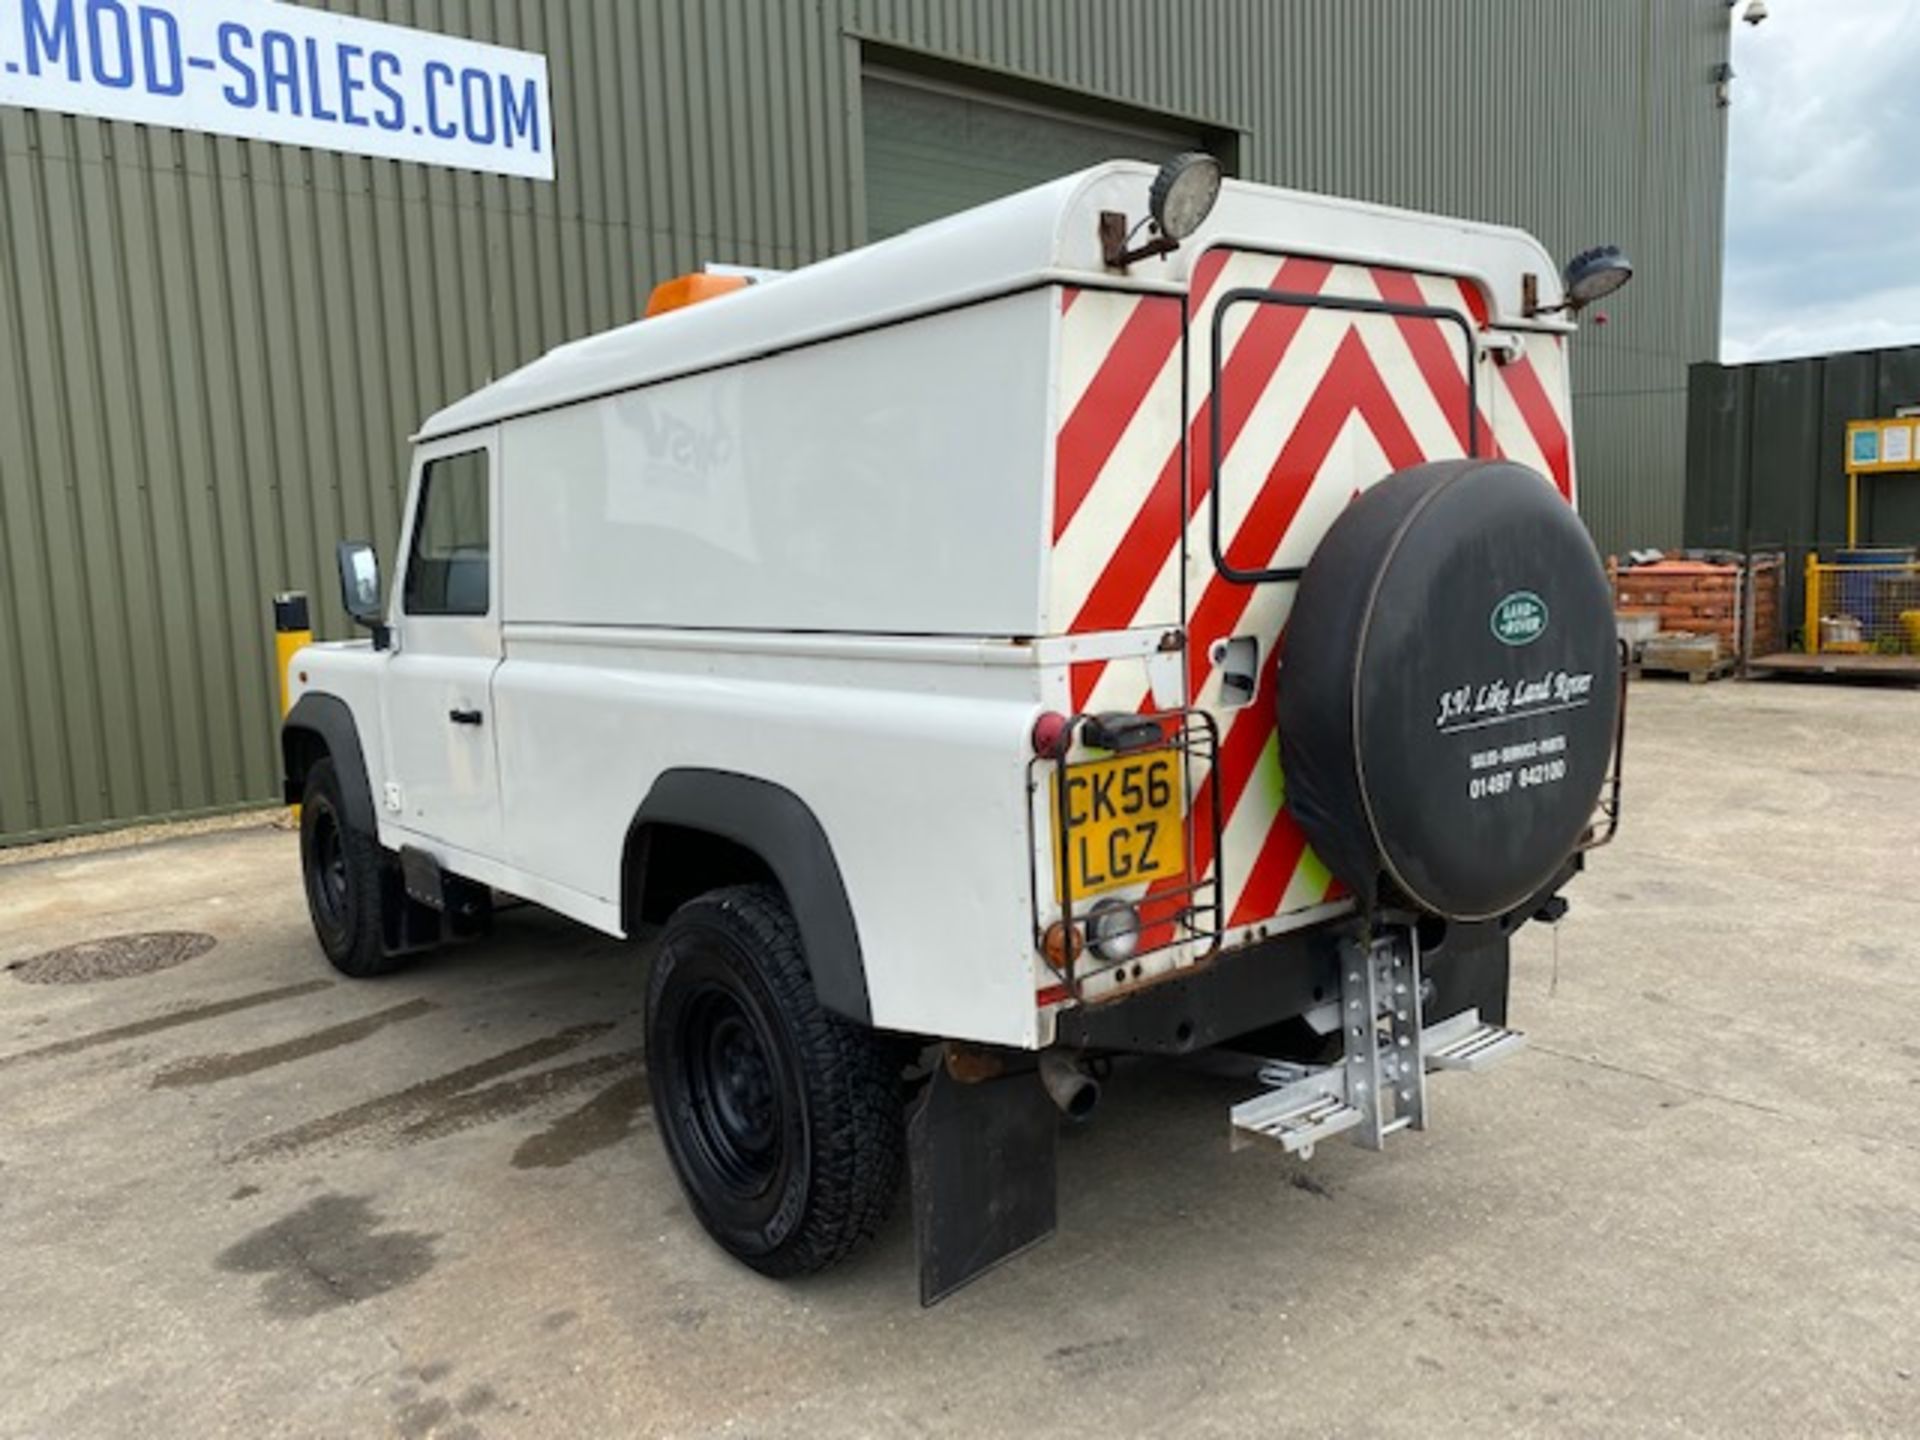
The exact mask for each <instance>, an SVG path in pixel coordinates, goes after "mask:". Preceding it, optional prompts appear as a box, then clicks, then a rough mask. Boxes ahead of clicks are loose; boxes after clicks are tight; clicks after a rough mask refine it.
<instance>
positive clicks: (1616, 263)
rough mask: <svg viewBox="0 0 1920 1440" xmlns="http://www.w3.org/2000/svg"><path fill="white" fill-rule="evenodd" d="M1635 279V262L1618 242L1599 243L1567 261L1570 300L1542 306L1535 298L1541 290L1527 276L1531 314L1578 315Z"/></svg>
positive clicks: (1565, 276)
mask: <svg viewBox="0 0 1920 1440" xmlns="http://www.w3.org/2000/svg"><path fill="white" fill-rule="evenodd" d="M1631 279H1633V262H1632V261H1631V260H1629V259H1628V258H1627V257H1626V256H1625V255H1624V254H1623V253H1622V252H1621V250H1620V247H1619V246H1618V245H1596V246H1594V247H1593V249H1591V250H1582V251H1581V252H1580V253H1579V254H1578V255H1576V256H1574V257H1573V259H1571V260H1569V261H1568V262H1567V268H1566V272H1565V274H1564V276H1563V277H1562V281H1563V288H1564V289H1565V291H1566V297H1567V298H1566V299H1564V300H1562V301H1561V302H1560V303H1559V304H1558V305H1542V304H1540V303H1539V301H1538V300H1537V299H1536V298H1535V296H1536V293H1537V290H1536V286H1535V284H1534V283H1533V281H1534V277H1533V276H1532V275H1528V276H1527V277H1526V281H1527V285H1526V292H1527V293H1526V305H1525V309H1526V312H1527V314H1529V315H1552V314H1554V313H1555V312H1557V311H1561V310H1564V311H1566V312H1567V313H1568V314H1570V315H1577V314H1579V313H1580V311H1582V310H1584V309H1586V308H1587V306H1589V305H1591V304H1592V303H1593V302H1594V301H1596V300H1603V299H1605V298H1606V297H1607V296H1609V295H1611V294H1613V292H1614V291H1616V290H1618V289H1619V288H1620V287H1621V286H1622V285H1625V284H1626V283H1627V282H1628V281H1629V280H1631Z"/></svg>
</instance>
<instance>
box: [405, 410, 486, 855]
mask: <svg viewBox="0 0 1920 1440" xmlns="http://www.w3.org/2000/svg"><path fill="white" fill-rule="evenodd" d="M497 439H498V435H497V431H495V430H487V431H482V432H479V433H478V434H474V435H467V436H461V437H458V438H456V439H451V440H443V441H438V442H435V443H433V444H430V445H423V446H421V447H420V448H419V450H418V451H417V452H416V454H415V457H414V477H413V485H412V489H411V494H412V509H411V511H410V513H409V515H408V517H407V524H406V531H405V535H404V538H403V541H402V550H401V553H402V554H403V555H404V556H405V557H406V559H405V564H404V566H403V568H402V570H401V572H400V576H399V583H398V585H397V586H396V587H395V595H394V600H393V605H392V615H393V634H394V644H395V653H394V654H393V655H392V657H391V658H390V659H389V661H388V664H387V674H386V684H385V693H384V699H383V705H384V711H385V716H384V718H385V725H384V726H383V727H382V728H383V729H384V730H385V732H386V747H387V785H386V787H385V794H384V795H383V796H382V797H380V799H381V803H382V806H383V808H384V810H385V812H386V818H387V820H388V822H389V823H391V824H393V825H395V826H398V827H400V828H401V829H404V830H407V831H410V832H412V834H414V835H416V836H418V837H420V838H421V839H423V840H427V841H432V842H437V843H435V844H433V845H432V846H431V848H432V849H434V850H435V851H437V852H443V853H444V852H453V851H462V852H466V853H469V854H473V855H478V856H482V857H485V858H487V859H490V860H497V859H498V858H499V856H500V844H501V824H500V780H499V773H498V769H497V766H496V763H495V755H494V726H493V714H492V710H493V704H492V701H493V673H494V671H495V670H496V669H497V668H498V667H499V664H500V654H501V649H500V561H499V546H498V544H497V543H496V526H497V523H498V522H497V516H498V513H499V484H500V482H499V474H498V463H497V461H498V443H497Z"/></svg>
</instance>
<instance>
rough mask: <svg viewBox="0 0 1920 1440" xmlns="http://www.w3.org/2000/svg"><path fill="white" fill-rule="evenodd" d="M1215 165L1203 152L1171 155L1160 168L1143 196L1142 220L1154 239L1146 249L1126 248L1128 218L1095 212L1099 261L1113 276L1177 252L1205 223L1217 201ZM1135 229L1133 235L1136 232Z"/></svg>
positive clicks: (1217, 167)
mask: <svg viewBox="0 0 1920 1440" xmlns="http://www.w3.org/2000/svg"><path fill="white" fill-rule="evenodd" d="M1220 177H1221V171H1220V162H1219V161H1218V160H1216V159H1215V158H1214V157H1213V156H1211V155H1209V154H1207V153H1206V152H1205V151H1204V150H1190V151H1188V152H1187V153H1186V154H1184V155H1176V156H1174V157H1173V158H1172V159H1171V160H1169V161H1167V163H1166V164H1164V165H1162V166H1161V167H1160V172H1159V173H1158V174H1157V175H1155V176H1154V177H1153V184H1152V186H1151V187H1149V189H1148V190H1147V218H1146V220H1145V221H1142V222H1141V223H1142V224H1147V223H1151V225H1152V226H1153V234H1152V235H1150V236H1148V237H1147V240H1146V243H1145V244H1142V245H1139V246H1134V247H1132V248H1129V244H1128V242H1130V241H1131V240H1132V239H1133V231H1130V230H1128V229H1127V217H1126V216H1125V215H1123V214H1121V213H1120V212H1119V211H1118V210H1102V211H1101V212H1100V253H1101V258H1102V259H1103V260H1105V261H1106V263H1107V264H1108V265H1110V266H1112V267H1113V268H1114V269H1116V270H1124V269H1126V268H1127V267H1128V266H1129V265H1131V264H1133V262H1134V261H1136V260H1146V259H1150V258H1152V257H1153V256H1155V255H1165V254H1168V253H1169V252H1171V251H1174V250H1177V249H1179V248H1180V242H1181V241H1182V240H1185V239H1186V238H1187V237H1188V236H1189V235H1191V234H1193V232H1194V231H1196V230H1198V229H1199V228H1200V227H1201V225H1202V224H1204V223H1205V221H1206V218H1207V216H1208V215H1210V214H1211V213H1212V212H1213V206H1214V202H1215V201H1216V200H1218V199H1219V198H1220ZM1138 229H1139V226H1138V225H1136V226H1135V227H1134V230H1138Z"/></svg>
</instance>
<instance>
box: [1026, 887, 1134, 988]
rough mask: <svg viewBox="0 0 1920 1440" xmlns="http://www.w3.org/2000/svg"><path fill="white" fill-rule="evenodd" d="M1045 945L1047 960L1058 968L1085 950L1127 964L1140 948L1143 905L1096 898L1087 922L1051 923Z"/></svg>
mask: <svg viewBox="0 0 1920 1440" xmlns="http://www.w3.org/2000/svg"><path fill="white" fill-rule="evenodd" d="M1044 945H1045V948H1046V952H1047V961H1048V963H1049V964H1051V965H1052V966H1053V968H1054V969H1056V970H1065V969H1066V968H1068V967H1069V966H1070V965H1072V963H1073V962H1074V961H1076V960H1078V959H1079V958H1080V955H1081V952H1082V951H1091V952H1092V953H1093V956H1094V958H1095V959H1097V960H1099V961H1101V962H1103V963H1104V964H1107V965H1120V964H1124V963H1125V962H1126V961H1128V960H1131V959H1132V958H1133V955H1134V952H1135V951H1136V950H1138V949H1139V948H1140V910H1139V907H1138V906H1135V905H1130V904H1128V903H1127V902H1126V901H1125V900H1116V899H1113V898H1111V897H1109V898H1107V899H1105V900H1099V901H1096V902H1095V903H1094V906H1093V908H1092V909H1091V910H1089V911H1088V912H1087V918H1086V921H1085V923H1084V924H1083V923H1081V922H1079V921H1075V922H1074V923H1073V924H1072V925H1071V926H1069V925H1066V924H1065V923H1063V922H1062V921H1059V920H1056V921H1054V922H1053V924H1051V925H1049V926H1048V927H1047V933H1046V937H1045V940H1044Z"/></svg>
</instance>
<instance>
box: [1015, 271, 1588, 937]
mask: <svg viewBox="0 0 1920 1440" xmlns="http://www.w3.org/2000/svg"><path fill="white" fill-rule="evenodd" d="M1244 287H1252V288H1259V289H1270V290H1282V291H1288V292H1292V293H1298V294H1318V295H1329V296H1333V295H1339V296H1353V297H1362V298H1369V299H1384V300H1389V301H1393V302H1396V303H1403V304H1425V305H1432V306H1440V307H1445V308H1450V309H1453V310H1456V311H1459V312H1461V313H1463V314H1465V315H1466V316H1467V317H1468V318H1469V320H1470V321H1471V322H1472V323H1473V325H1474V326H1475V327H1476V329H1477V328H1480V327H1484V326H1485V324H1486V320H1487V310H1486V304H1485V300H1484V297H1483V296H1482V295H1481V293H1480V291H1479V289H1478V287H1477V286H1475V285H1474V284H1472V283H1471V282H1468V281H1462V280H1457V279H1454V278H1451V277H1443V276H1434V275H1423V274H1413V273H1409V272H1407V271H1402V270H1392V269H1385V268H1378V267H1368V266H1358V265H1340V264H1334V263H1332V262H1329V261H1326V260H1318V259H1307V258H1300V257H1292V258H1289V257H1281V256H1271V255H1258V254H1251V253H1245V252H1225V251H1212V252H1209V253H1208V254H1206V255H1204V256H1202V257H1201V258H1200V260H1199V262H1198V263H1197V264H1196V266H1195V268H1194V274H1193V279H1192V283H1191V287H1190V293H1189V296H1188V298H1187V301H1186V303H1185V304H1184V305H1183V304H1182V302H1181V301H1180V299H1179V298H1178V297H1174V296H1163V295H1133V294H1116V293H1111V292H1095V291H1087V292H1076V291H1073V290H1068V291H1066V292H1065V294H1064V300H1063V311H1062V316H1061V344H1060V351H1059V353H1060V395H1061V405H1060V411H1059V413H1060V414H1061V415H1062V416H1063V417H1064V419H1063V420H1062V422H1061V426H1060V431H1059V435H1058V441H1057V450H1056V455H1055V473H1056V480H1055V492H1054V514H1053V536H1054V544H1053V555H1052V561H1053V564H1052V581H1051V588H1050V592H1049V601H1050V605H1051V614H1052V621H1053V625H1052V628H1054V629H1055V630H1056V631H1065V632H1068V633H1073V634H1094V633H1100V632H1106V631H1114V630H1128V629H1139V628H1144V627H1163V626H1169V625H1176V624H1180V623H1182V622H1183V621H1184V623H1185V624H1186V625H1187V628H1188V647H1189V648H1188V660H1189V664H1188V674H1187V683H1188V700H1189V703H1193V704H1198V705H1200V706H1202V707H1205V708H1206V709H1208V710H1209V711H1211V712H1212V713H1213V714H1214V716H1215V718H1216V720H1217V722H1218V723H1219V726H1220V731H1221V746H1220V754H1219V760H1218V764H1219V767H1220V776H1219V779H1220V785H1219V796H1220V805H1221V819H1222V852H1223V853H1222V854H1221V855H1219V856H1215V855H1214V854H1213V853H1212V825H1213V817H1212V815H1211V813H1210V810H1209V805H1210V798H1211V794H1212V791H1211V789H1210V787H1208V786H1206V785H1204V784H1201V783H1200V782H1201V780H1202V779H1203V778H1204V777H1202V776H1195V777H1194V782H1195V787H1196V789H1195V802H1194V805H1195V808H1194V814H1193V826H1192V828H1193V834H1194V837H1195V849H1196V856H1195V858H1196V861H1197V863H1198V870H1199V873H1201V874H1205V873H1207V872H1208V871H1209V870H1210V868H1211V867H1212V866H1214V865H1216V864H1217V865H1219V866H1220V867H1221V874H1222V878H1223V880H1224V890H1223V894H1224V897H1225V908H1226V913H1227V920H1228V926H1229V930H1230V932H1231V931H1235V930H1244V929H1246V928H1249V927H1254V926H1259V925H1263V924H1266V923H1268V922H1270V921H1272V920H1274V919H1275V918H1276V917H1282V916H1293V915H1299V914H1300V912H1305V911H1309V910H1311V909H1313V908H1314V907H1316V906H1319V905H1322V904H1324V903H1325V902H1327V901H1328V900H1330V899H1337V898H1339V897H1338V895H1337V894H1336V891H1335V886H1334V884H1333V882H1332V881H1331V879H1330V877H1329V876H1328V875H1327V872H1326V870H1325V868H1324V867H1323V866H1322V865H1320V863H1319V862H1318V860H1317V859H1316V858H1315V857H1314V856H1313V855H1312V854H1311V853H1310V851H1309V850H1308V848H1307V846H1306V844H1305V841H1304V838H1303V837H1302V836H1301V834H1300V832H1299V829H1298V827H1297V826H1295V825H1294V823H1293V821H1292V819H1291V817H1290V816H1289V815H1288V814H1287V813H1286V810H1285V807H1284V803H1283V801H1284V786H1283V783H1282V779H1281V775H1280V769H1279V762H1278V740H1277V737H1276V735H1275V728H1274V694H1273V685H1274V683H1275V673H1276V672H1275V670H1274V667H1273V665H1272V655H1273V652H1274V647H1275V644H1276V642H1277V641H1278V639H1279V637H1280V635H1281V632H1282V630H1283V628H1284V626H1285V625H1286V621H1287V615H1288V611H1289V609H1290V608H1291V605H1292V601H1293V594H1294V590H1295V587H1294V586H1292V585H1288V584H1263V585H1257V586H1249V585H1241V584H1236V583H1233V582H1230V581H1227V580H1225V579H1223V578H1222V577H1221V576H1220V575H1219V574H1218V572H1217V571H1216V570H1215V568H1214V565H1213V560H1212V556H1211V552H1210V549H1209V543H1208V533H1207V525H1208V512H1207V508H1206V507H1207V503H1208V501H1209V500H1210V499H1211V498H1213V497H1211V496H1210V495H1209V488H1210V482H1211V477H1210V474H1209V464H1208V445H1209V430H1210V426H1211V423H1212V409H1213V407H1214V406H1215V405H1218V406H1219V407H1220V411H1221V415H1220V420H1221V443H1222V452H1223V460H1222V464H1221V490H1222V494H1221V496H1220V497H1219V498H1218V503H1219V504H1220V505H1221V507H1222V508H1221V533H1222V537H1223V543H1224V545H1225V548H1226V552H1227V555H1228V557H1229V559H1230V560H1232V561H1233V563H1234V564H1235V565H1236V566H1238V567H1239V568H1242V569H1248V570H1256V569H1268V568H1274V567H1278V566H1289V565H1299V564H1304V563H1305V562H1306V561H1307V559H1308V558H1309V557H1310V556H1311V555H1312V553H1313V550H1314V548H1315V547H1316V546H1317V545H1318V543H1319V540H1320V537H1321V536H1322V535H1323V534H1325V533H1326V529H1327V527H1328V526H1329V525H1330V524H1331V523H1332V522H1333V519H1334V517H1335V516H1337V515H1338V514H1339V512H1340V510H1341V509H1342V507H1344V506H1345V505H1346V504H1347V503H1348V502H1349V501H1350V500H1351V499H1352V498H1353V496H1354V495H1355V494H1356V493H1358V492H1359V491H1360V490H1363V489H1365V488H1367V487H1368V486H1370V485H1372V484H1374V483H1376V482H1378V481H1379V480H1381V479H1384V478H1385V477H1386V476H1387V475H1389V474H1391V473H1392V472H1393V471H1395V470H1398V469H1402V468H1404V467H1406V466H1408V465H1415V464H1419V463H1421V462H1422V461H1425V460H1439V459H1447V458H1452V457H1457V456H1461V455H1464V454H1466V453H1467V441H1468V435H1469V430H1468V403H1467V385H1466V368H1465V367H1466V365H1467V364H1468V363H1469V362H1468V357H1467V355H1466V353H1465V347H1464V345H1463V343H1462V337H1461V334H1460V331H1459V329H1458V327H1457V326H1454V325H1451V324H1449V323H1447V322H1443V321H1438V320H1430V319H1424V318H1415V317H1399V316H1383V315H1369V314H1363V313H1357V312H1352V311H1339V310H1331V309H1323V308H1321V309H1312V308H1299V307H1292V306H1280V305H1263V304H1240V305H1236V306H1234V307H1233V308H1232V309H1231V310H1229V311H1228V319H1227V323H1226V326H1225V331H1224V342H1223V343H1224V349H1223V358H1222V365H1221V383H1220V391H1219V393H1218V394H1217V395H1216V394H1214V393H1211V389H1210V359H1209V353H1208V352H1209V347H1210V339H1209V336H1210V334H1211V327H1212V323H1213V308H1214V305H1215V303H1216V302H1217V299H1218V297H1219V296H1220V295H1222V294H1224V293H1226V292H1227V291H1230V290H1234V289H1240V288H1244ZM1522 339H1523V341H1524V345H1525V349H1524V353H1523V354H1522V355H1521V356H1520V357H1519V358H1517V359H1516V360H1514V362H1513V363H1511V364H1507V365H1496V364H1494V363H1492V362H1491V361H1490V360H1489V361H1485V362H1481V363H1478V364H1477V367H1476V371H1477V379H1478V385H1479V407H1480V421H1479V430H1480V436H1481V439H1480V452H1481V453H1482V454H1484V455H1505V456H1508V457H1510V458H1512V459H1515V460H1518V461H1520V462H1521V463H1523V464H1526V465H1530V466H1532V467H1533V468H1535V469H1537V470H1539V471H1540V472H1541V473H1542V474H1544V475H1546V476H1548V477H1549V478H1551V480H1552V481H1553V483H1554V484H1555V485H1556V486H1557V487H1558V488H1559V489H1560V490H1561V492H1562V493H1563V494H1565V495H1566V496H1567V497H1568V498H1569V500H1571V498H1572V496H1573V451H1572V443H1571V438H1570V436H1571V427H1570V423H1569V419H1568V395H1567V390H1568V387H1567V372H1566V353H1565V349H1564V346H1563V344H1562V341H1561V337H1559V336H1558V335H1551V334H1526V335H1523V336H1522ZM1183 340H1185V341H1186V343H1184V344H1183ZM1183 367H1184V379H1185V385H1186V391H1185V412H1186V413H1185V423H1184V424H1183V423H1182V393H1181V382H1182V378H1183ZM1183 442H1184V443H1183ZM1244 635H1252V636H1255V637H1257V638H1258V640H1259V642H1260V654H1261V670H1260V674H1261V690H1260V693H1259V694H1258V695H1257V696H1256V697H1255V698H1254V700H1253V702H1252V703H1251V704H1249V705H1245V706H1241V707H1237V708H1223V707H1222V706H1221V705H1220V703H1219V701H1220V686H1219V679H1218V677H1217V676H1216V675H1215V674H1214V667H1213V663H1212V660H1211V658H1210V651H1211V647H1212V645H1213V642H1214V641H1215V640H1217V639H1221V638H1223V637H1228V636H1244ZM1069 679H1070V689H1071V692H1072V700H1073V704H1074V707H1075V709H1077V710H1134V709H1147V708H1151V701H1150V699H1149V697H1148V696H1147V694H1146V692H1145V686H1144V683H1143V679H1142V673H1141V669H1140V666H1139V664H1138V663H1137V662H1131V663H1130V662H1126V661H1113V662H1104V663H1103V662H1099V661H1091V662H1081V663H1076V664H1075V665H1074V666H1073V667H1072V669H1071V671H1070V677H1069ZM1303 918H1305V917H1303ZM1232 938H1235V937H1234V936H1233V935H1232V934H1230V935H1229V939H1232Z"/></svg>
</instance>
